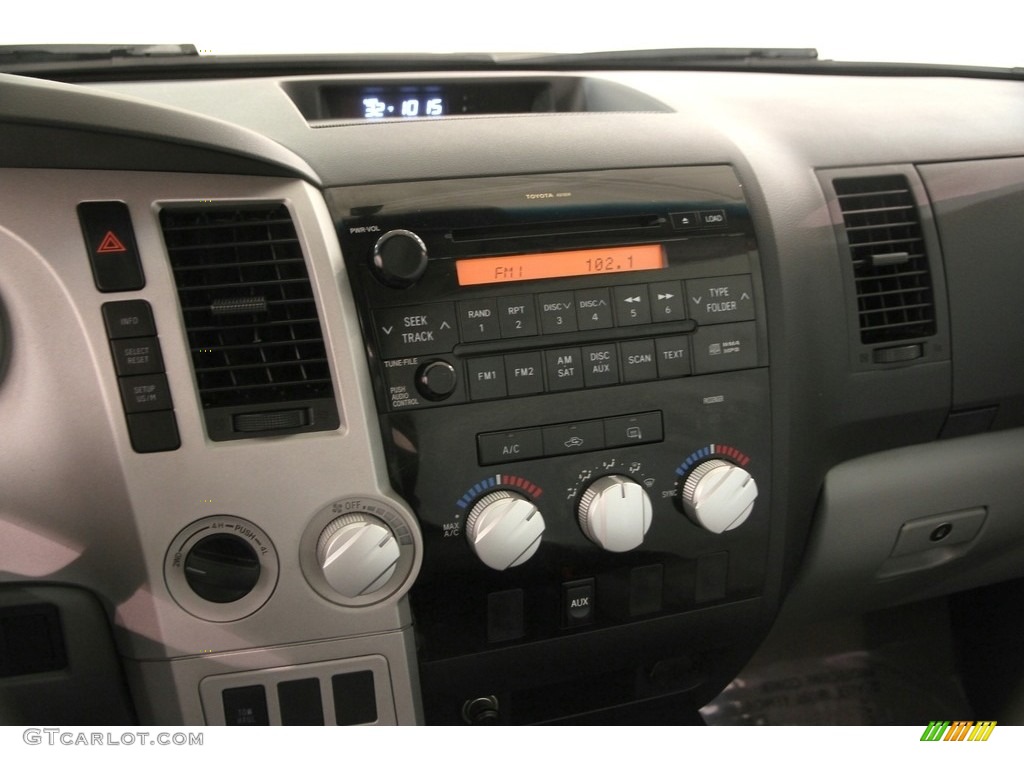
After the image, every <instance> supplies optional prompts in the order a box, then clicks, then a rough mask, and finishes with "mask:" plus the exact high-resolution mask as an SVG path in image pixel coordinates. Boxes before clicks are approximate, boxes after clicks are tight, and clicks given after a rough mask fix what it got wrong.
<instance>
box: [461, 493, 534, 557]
mask: <svg viewBox="0 0 1024 768" xmlns="http://www.w3.org/2000/svg"><path fill="white" fill-rule="evenodd" d="M543 533H544V517H543V515H541V513H540V510H539V509H537V507H536V506H534V504H533V502H532V501H530V500H529V499H527V498H526V497H525V496H522V495H521V494H518V493H513V492H512V491H495V492H494V493H489V494H487V495H486V496H484V497H483V498H482V499H480V501H478V502H477V503H476V504H474V505H473V510H472V511H471V512H470V513H469V517H468V518H467V519H466V539H468V541H469V546H470V547H472V549H473V552H475V553H476V556H477V557H479V558H480V559H481V560H482V561H483V563H484V565H487V566H489V567H491V568H493V569H494V570H496V571H504V570H505V569H506V568H512V567H514V566H516V565H521V564H522V563H525V562H526V561H527V560H529V559H530V558H531V557H533V555H534V553H535V552H536V551H537V548H538V547H540V539H541V535H542V534H543Z"/></svg>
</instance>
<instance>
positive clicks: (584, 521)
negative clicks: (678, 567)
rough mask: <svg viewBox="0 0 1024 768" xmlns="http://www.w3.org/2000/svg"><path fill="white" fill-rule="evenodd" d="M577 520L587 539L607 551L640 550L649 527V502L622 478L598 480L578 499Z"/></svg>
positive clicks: (638, 485) (638, 488) (614, 476)
mask: <svg viewBox="0 0 1024 768" xmlns="http://www.w3.org/2000/svg"><path fill="white" fill-rule="evenodd" d="M577 517H578V520H579V523H580V528H582V529H583V533H584V534H585V535H586V537H587V538H588V539H590V540H591V541H592V542H594V543H595V544H597V545H598V546H599V547H602V548H603V549H607V550H608V551H609V552H628V551H629V550H631V549H636V548H637V547H639V546H640V545H641V544H642V543H643V541H644V536H646V535H647V531H648V529H650V527H651V499H650V497H649V496H648V495H647V491H645V490H644V489H643V487H642V486H641V485H640V484H639V483H635V482H633V481H632V480H630V479H629V478H628V477H622V476H621V475H606V476H605V477H601V478H598V479H597V480H595V481H594V482H593V483H591V485H590V486H589V487H588V488H587V490H586V491H584V492H583V496H581V497H580V503H579V511H578V516H577Z"/></svg>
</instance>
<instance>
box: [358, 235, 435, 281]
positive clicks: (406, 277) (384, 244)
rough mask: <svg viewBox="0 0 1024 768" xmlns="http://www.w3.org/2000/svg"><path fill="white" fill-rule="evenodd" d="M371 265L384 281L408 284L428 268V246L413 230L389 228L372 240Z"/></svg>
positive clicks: (417, 278)
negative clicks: (373, 241)
mask: <svg viewBox="0 0 1024 768" xmlns="http://www.w3.org/2000/svg"><path fill="white" fill-rule="evenodd" d="M370 268H371V269H372V270H373V273H374V274H375V275H376V276H377V278H378V279H379V280H380V281H381V282H382V283H384V284H385V285H390V286H392V287H393V288H407V287H408V286H410V285H412V284H413V283H415V282H416V281H417V280H419V279H420V276H422V275H423V272H424V270H426V268H427V246H426V245H425V244H424V242H423V241H422V240H420V238H419V235H417V234H416V233H415V232H410V231H409V230H407V229H392V230H390V231H389V232H385V233H384V234H383V235H381V236H380V237H379V238H378V239H377V242H376V244H374V246H373V255H372V257H371V258H370Z"/></svg>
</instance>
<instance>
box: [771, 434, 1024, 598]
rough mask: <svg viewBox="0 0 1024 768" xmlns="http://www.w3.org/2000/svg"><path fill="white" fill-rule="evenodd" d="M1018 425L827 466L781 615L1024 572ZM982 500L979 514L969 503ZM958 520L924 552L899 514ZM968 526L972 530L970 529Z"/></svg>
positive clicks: (947, 589)
mask: <svg viewBox="0 0 1024 768" xmlns="http://www.w3.org/2000/svg"><path fill="white" fill-rule="evenodd" d="M1021 456H1024V429H1016V430H1008V431H1004V432H996V433H992V434H988V435H977V436H972V437H963V438H957V439H953V440H944V441H941V442H935V443H930V444H927V445H919V446H912V447H909V448H900V449H897V450H892V451H885V452H883V453H877V454H872V455H870V456H865V457H863V458H859V459H855V460H853V461H848V462H845V463H843V464H840V465H839V466H837V467H835V468H834V469H832V470H831V471H830V472H829V473H828V475H827V476H826V478H825V489H824V492H823V494H822V497H821V503H820V505H819V507H818V511H817V514H816V519H815V523H814V530H813V531H812V535H811V541H810V544H809V546H808V548H807V551H806V553H805V555H804V562H803V567H802V569H801V571H800V574H799V576H798V578H797V581H796V583H795V585H794V587H793V590H792V592H791V593H790V595H789V598H788V600H787V602H786V604H785V606H784V616H788V617H792V616H801V617H804V618H821V617H823V616H825V615H828V614H834V615H839V614H849V613H852V612H855V611H858V610H869V609H875V608H881V607H885V606H890V605H896V604H898V603H904V602H911V601H914V600H922V599H925V598H928V597H935V596H937V595H943V594H948V593H951V592H957V591H961V590H966V589H970V588H973V587H977V586H980V585H983V584H990V583H995V582H998V581H1004V580H1006V579H1011V578H1016V577H1020V576H1022V575H1024V473H1022V472H1021ZM970 510H986V512H985V513H984V523H982V524H981V525H980V530H979V525H978V513H977V512H970ZM921 518H927V522H928V523H929V524H934V526H936V527H937V526H938V525H940V524H943V523H949V524H951V525H952V526H953V531H954V532H957V526H961V525H966V526H968V527H969V528H970V529H971V530H969V531H967V534H969V535H967V536H965V537H961V536H959V535H950V536H949V538H948V540H947V541H945V542H942V541H940V542H937V543H936V546H935V547H934V548H932V549H929V550H928V551H926V552H924V553H916V554H915V553H913V552H911V553H906V554H904V553H903V551H902V548H901V549H898V550H896V551H895V552H894V548H895V547H896V545H897V541H898V539H899V536H900V531H901V529H903V528H904V526H906V525H907V524H911V523H914V524H919V523H920V522H921V521H920V519H921ZM975 531H976V533H975Z"/></svg>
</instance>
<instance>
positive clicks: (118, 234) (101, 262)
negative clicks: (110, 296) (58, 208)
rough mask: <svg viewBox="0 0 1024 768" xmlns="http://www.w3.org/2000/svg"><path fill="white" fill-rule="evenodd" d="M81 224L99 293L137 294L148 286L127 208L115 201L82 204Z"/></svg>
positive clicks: (79, 215)
mask: <svg viewBox="0 0 1024 768" xmlns="http://www.w3.org/2000/svg"><path fill="white" fill-rule="evenodd" d="M78 220H79V222H80V223H81V225H82V234H83V236H84V237H85V248H86V252H87V253H88V254H89V264H90V265H91V266H92V276H93V280H95V282H96V288H97V289H98V290H100V291H103V292H104V293H110V292H114V291H137V290H139V289H140V288H142V287H143V286H145V285H146V277H145V275H144V274H143V273H142V264H141V263H140V262H139V251H138V248H137V247H136V245H135V234H134V232H133V231H132V220H131V216H130V214H129V213H128V206H127V205H125V204H124V203H122V202H119V201H116V200H110V201H102V202H89V203H79V204H78Z"/></svg>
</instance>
